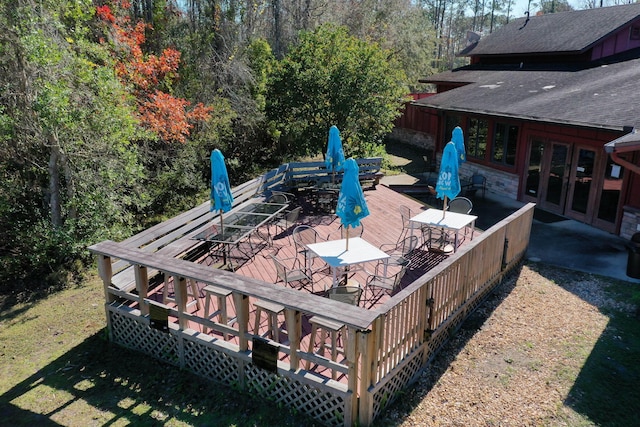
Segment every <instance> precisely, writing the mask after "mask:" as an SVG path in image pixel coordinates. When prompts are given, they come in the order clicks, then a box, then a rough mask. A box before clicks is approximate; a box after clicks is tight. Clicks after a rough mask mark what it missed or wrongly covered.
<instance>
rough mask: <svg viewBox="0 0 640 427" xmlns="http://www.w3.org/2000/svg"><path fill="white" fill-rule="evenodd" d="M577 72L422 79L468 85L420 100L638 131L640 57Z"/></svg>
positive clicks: (472, 73) (462, 73)
mask: <svg viewBox="0 0 640 427" xmlns="http://www.w3.org/2000/svg"><path fill="white" fill-rule="evenodd" d="M634 53H635V58H636V59H631V60H627V61H621V62H615V63H608V64H602V65H600V66H595V67H593V68H587V69H583V70H578V71H558V70H556V71H550V70H545V71H541V70H531V71H527V70H473V69H460V70H458V71H455V70H454V71H451V72H447V73H441V74H438V75H437V76H433V77H432V78H430V79H428V80H425V81H439V82H447V81H449V82H461V81H462V82H472V83H470V84H467V85H465V86H462V87H459V88H456V89H453V90H450V91H446V92H442V93H439V94H436V95H433V96H430V97H427V98H423V99H421V100H418V101H415V102H414V104H416V105H423V106H428V107H433V108H438V109H442V110H448V111H460V112H470V113H479V114H487V115H498V116H505V117H513V118H521V119H525V120H536V121H544V122H554V123H566V124H575V125H579V126H587V127H597V128H606V129H614V130H622V129H623V128H624V127H627V126H632V127H640V112H639V110H638V105H640V53H639V52H638V51H637V50H636V52H634Z"/></svg>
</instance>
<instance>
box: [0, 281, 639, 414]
mask: <svg viewBox="0 0 640 427" xmlns="http://www.w3.org/2000/svg"><path fill="white" fill-rule="evenodd" d="M559 285H560V286H562V284H559ZM608 291H609V292H610V293H611V295H612V296H614V297H615V298H616V299H617V300H619V301H627V302H628V301H629V300H630V299H631V297H632V295H633V292H634V289H633V288H632V287H630V286H629V284H625V283H622V282H620V283H617V282H613V284H612V285H610V287H609V289H608ZM102 301H103V292H102V287H101V284H100V281H99V280H97V278H92V279H91V280H88V281H87V282H85V283H84V284H83V285H82V286H79V287H76V288H73V289H67V290H64V291H61V292H58V293H55V294H53V295H51V296H49V297H48V298H46V299H42V300H40V301H37V302H34V303H31V304H28V305H24V304H19V305H15V306H13V307H11V308H10V309H5V310H4V311H2V312H0V394H1V396H0V419H2V420H3V424H4V425H12V426H31V425H34V424H37V425H39V426H40V425H44V426H47V425H69V426H77V425H82V426H91V425H96V426H97V425H107V424H108V425H113V426H122V425H131V424H133V425H137V426H153V425H160V424H162V425H166V426H194V425H216V426H258V425H259V426H301V425H304V426H312V425H314V424H315V425H318V423H317V422H314V421H313V420H311V419H309V418H306V417H304V416H302V415H301V414H296V413H293V412H291V411H289V410H288V409H287V408H284V407H281V406H279V405H278V404H277V403H273V402H265V401H262V400H258V399H255V398H253V397H251V396H248V395H246V394H243V393H242V392H241V391H239V390H235V389H232V388H228V387H222V386H219V385H217V384H215V383H213V382H210V381H206V380H203V379H200V378H198V377H196V376H194V375H192V374H190V373H188V372H184V371H180V370H179V369H178V368H176V367H174V366H171V365H166V364H163V363H160V362H157V361H155V360H153V359H151V358H149V357H147V356H145V355H142V354H140V353H136V352H133V351H129V350H126V349H124V348H122V347H119V346H116V345H112V344H110V343H109V342H108V340H107V339H106V335H105V329H104V323H105V314H104V308H103V305H102ZM607 315H608V316H609V318H610V321H609V325H608V326H607V328H606V330H605V332H604V333H603V334H602V336H601V337H600V339H599V341H598V343H597V345H596V346H595V347H594V348H593V349H592V351H590V352H586V353H585V352H583V351H580V340H579V337H577V338H576V340H575V342H571V343H558V350H559V351H561V350H562V348H564V349H565V350H568V349H570V351H571V354H572V357H573V358H575V359H576V362H578V363H581V364H582V365H583V367H582V369H580V370H579V373H578V374H577V375H576V374H575V373H571V372H570V371H566V372H558V375H562V376H565V375H568V376H569V378H563V380H566V381H571V382H572V383H573V386H572V387H571V391H570V393H569V395H568V396H567V398H566V400H565V405H566V406H568V407H571V408H572V410H573V411H576V412H577V413H579V414H581V416H580V419H582V420H583V421H584V420H589V421H588V422H587V424H585V425H594V424H595V425H600V426H628V425H634V423H636V422H637V414H638V413H640V397H639V395H640V392H639V391H638V390H639V389H638V384H639V383H640V363H638V361H640V322H639V320H638V318H637V317H634V316H632V315H629V314H628V313H623V312H618V311H616V310H613V309H611V310H610V312H608V313H607ZM563 346H564V347H563ZM540 363H544V362H543V361H541V362H540ZM501 381H507V382H508V381H509V378H508V376H507V377H505V378H501ZM558 417H559V418H561V417H562V408H560V409H559V410H558ZM574 421H576V420H575V419H574ZM590 423H593V424H590ZM570 425H572V424H571V423H570Z"/></svg>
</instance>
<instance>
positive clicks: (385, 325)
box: [90, 173, 534, 426]
mask: <svg viewBox="0 0 640 427" xmlns="http://www.w3.org/2000/svg"><path fill="white" fill-rule="evenodd" d="M274 177H275V178H274ZM283 179H284V178H283V177H278V174H277V173H273V174H271V175H270V176H267V175H265V176H263V177H261V178H260V179H258V180H255V182H256V183H258V185H256V188H259V187H262V188H265V183H269V185H272V184H273V183H277V182H280V181H282V180H283ZM279 180H280V181H279ZM254 185H255V184H254ZM244 188H250V186H248V185H245V187H244ZM234 194H235V189H234ZM533 206H534V205H533V204H529V205H526V206H525V207H523V208H521V209H520V210H519V211H517V212H515V213H514V214H512V215H510V216H509V217H507V218H505V219H504V220H502V221H501V222H500V223H498V224H496V225H495V226H493V227H491V228H490V229H489V230H486V231H485V232H483V233H482V234H481V235H480V236H479V237H476V238H475V239H473V240H471V241H470V242H469V244H465V245H464V246H462V247H461V248H460V249H459V250H458V252H456V253H455V254H453V255H451V256H450V257H449V258H447V260H445V261H444V262H442V263H441V264H439V265H438V266H437V267H435V268H434V269H432V270H430V271H429V272H428V273H426V274H425V275H423V276H422V277H420V278H419V279H418V280H416V281H414V282H413V283H412V284H410V285H409V286H408V287H406V288H405V289H403V290H402V291H400V292H399V293H398V294H396V295H394V296H393V297H391V298H390V299H389V300H388V301H387V302H386V303H385V304H384V305H382V306H380V307H378V308H376V309H373V310H367V309H364V308H361V307H355V306H346V305H345V304H342V303H340V302H337V301H333V300H330V299H327V298H322V297H319V296H315V295H310V294H306V293H305V294H302V293H300V292H299V291H296V290H293V289H289V288H285V287H282V286H277V285H274V284H272V283H265V282H262V281H259V280H256V279H251V278H247V277H244V276H239V275H237V274H234V273H230V272H226V271H221V270H216V269H212V268H210V267H207V266H203V265H200V264H197V263H194V262H191V261H187V260H185V259H180V258H179V257H178V258H176V255H174V254H169V253H163V252H162V251H160V250H156V251H150V250H148V249H147V250H145V248H148V247H149V244H147V245H143V246H138V244H139V243H140V241H141V240H140V239H138V240H136V239H130V240H129V243H131V242H135V243H133V244H127V243H125V242H121V243H115V242H109V241H106V242H102V243H99V244H97V245H94V246H92V247H91V248H90V250H91V251H92V252H93V253H95V254H96V255H97V256H98V267H99V271H100V276H101V278H102V280H103V283H104V289H105V298H106V305H105V306H106V314H107V322H108V329H109V336H110V339H111V340H112V341H114V342H116V343H119V344H121V345H124V346H127V347H129V348H133V349H136V350H139V351H141V352H144V353H147V354H150V355H151V356H153V357H155V358H157V359H160V360H163V361H165V362H168V363H172V364H175V365H178V366H180V367H182V368H185V369H188V370H190V371H192V372H195V373H196V374H199V375H201V376H203V377H206V378H209V379H212V380H215V381H218V382H221V383H224V384H227V385H231V386H237V387H240V388H242V389H245V390H248V391H251V392H253V393H257V394H259V395H262V396H264V397H267V398H271V399H273V400H276V401H278V402H279V403H282V404H286V405H288V406H291V407H293V408H295V409H297V410H300V411H302V412H304V413H307V414H309V415H311V416H313V417H315V418H316V419H318V420H319V421H321V422H322V423H324V424H327V425H353V424H354V423H356V422H357V423H358V424H359V425H363V426H365V425H369V424H371V422H372V421H373V420H374V419H375V418H376V417H377V416H378V415H379V414H380V411H382V410H383V409H384V407H386V406H387V405H388V404H389V403H390V402H392V401H393V400H394V399H395V398H396V396H398V395H399V392H400V391H401V390H402V389H403V388H405V387H406V386H407V385H408V384H409V383H410V382H411V381H412V380H413V379H414V378H415V377H416V374H417V373H418V372H419V371H420V370H421V369H422V368H424V367H425V365H426V364H427V362H429V361H430V360H431V359H432V358H433V356H434V355H435V354H436V352H437V351H438V349H439V348H440V347H441V346H442V345H443V343H444V342H445V341H446V339H447V338H448V336H449V333H450V331H451V330H453V329H455V328H456V327H457V326H458V325H459V324H460V323H461V322H462V320H464V319H465V318H466V317H467V316H468V315H469V314H470V313H471V311H472V310H473V309H475V307H477V306H478V304H480V302H481V301H482V300H483V299H484V297H485V296H486V295H487V293H488V292H490V291H491V290H492V289H493V288H494V287H495V285H496V284H497V283H498V282H499V281H500V280H501V279H502V277H503V276H504V275H505V274H506V273H507V272H508V271H509V270H510V269H512V268H513V267H514V266H515V265H517V264H518V263H519V262H520V260H521V259H522V257H523V256H524V253H525V251H526V248H527V246H528V242H529V232H530V228H531V221H532V218H533ZM200 209H202V208H200ZM193 217H194V215H191V216H184V217H182V219H181V220H180V221H187V223H188V222H191V221H193ZM196 217H198V216H197V215H196ZM185 226H186V223H183V224H182V225H181V226H180V225H179V224H177V223H176V222H175V221H174V224H173V225H172V226H169V225H168V224H165V226H164V230H165V231H166V233H172V232H174V231H171V230H176V229H179V228H184V227H185ZM186 228H190V227H186ZM160 229H162V227H156V232H155V233H150V234H149V233H147V234H148V236H150V235H153V236H155V237H154V239H156V240H157V239H160V238H162V237H161V236H159V235H158V234H159V230H160ZM176 239H177V240H176V242H179V241H180V240H181V239H179V238H176ZM175 246H180V245H175ZM188 253H189V251H186V252H184V254H188ZM184 254H183V255H184ZM114 266H118V267H119V268H122V267H123V266H128V268H129V269H130V272H131V275H132V277H133V282H134V285H135V286H134V287H133V288H130V289H121V288H118V287H116V286H114V285H113V283H112V282H113V278H114V274H113V273H114V269H113V268H114ZM122 271H124V270H122ZM154 280H155V281H158V282H162V283H161V284H159V285H158V286H168V284H169V283H172V284H173V286H174V288H175V290H176V292H175V295H176V298H175V299H176V307H175V308H170V307H168V306H165V305H163V304H158V303H155V302H152V301H150V300H149V299H148V294H149V292H150V290H151V289H152V288H153V286H154ZM192 281H193V282H197V283H199V284H201V285H214V286H217V287H221V288H223V289H228V290H230V291H231V292H232V299H233V301H234V303H235V309H236V319H235V322H234V323H233V326H229V325H227V324H221V323H218V322H214V321H212V320H209V319H204V318H202V317H200V316H197V315H194V314H191V313H190V312H189V310H187V294H188V287H189V284H190V283H191V282H192ZM258 300H262V301H268V302H272V303H275V304H280V305H282V306H284V307H285V318H286V325H287V328H286V332H287V335H288V340H287V341H288V343H287V344H286V345H285V344H281V343H276V342H274V341H271V342H269V343H268V344H269V345H271V346H272V347H273V348H274V349H275V351H276V357H275V358H274V359H273V360H274V361H275V363H274V365H273V366H266V367H265V366H264V364H262V365H261V366H256V362H255V361H254V349H255V348H256V346H257V344H256V343H257V342H258V341H261V340H260V337H258V336H257V335H255V331H254V330H253V328H252V325H251V322H250V313H251V312H252V311H253V310H252V305H253V303H254V302H256V301H258ZM150 307H152V308H151V310H150ZM158 311H159V312H160V313H161V314H162V315H166V316H168V318H170V319H174V320H175V321H169V322H167V326H168V330H165V331H163V330H159V329H155V328H151V327H150V325H151V324H152V322H151V321H152V317H153V316H154V315H157V313H158ZM150 314H151V315H150ZM314 315H315V316H322V317H324V318H330V319H334V320H336V321H337V322H340V323H344V324H345V325H346V328H347V334H346V336H347V337H348V338H347V339H346V340H345V342H344V348H345V355H346V361H345V362H340V363H339V362H335V361H332V360H330V359H328V358H326V357H322V356H321V355H318V354H315V353H314V352H313V351H312V350H309V349H307V348H303V347H302V335H303V334H302V326H301V324H302V322H301V319H302V317H303V316H309V317H310V316H314ZM203 326H204V327H207V328H210V329H213V330H216V331H218V332H219V333H220V334H221V336H220V337H214V336H212V335H210V334H204V333H201V332H199V331H200V330H202V327H203ZM222 334H224V335H225V336H228V339H223V338H222ZM307 362H310V363H312V364H317V365H318V366H319V367H322V368H323V369H325V370H326V372H327V374H325V375H318V374H316V373H314V372H310V371H307V370H305V369H304V368H305V367H306V365H307ZM259 365H260V364H259ZM333 373H338V374H339V375H343V376H344V379H345V380H346V381H334V380H332V379H331V378H332V374H333Z"/></svg>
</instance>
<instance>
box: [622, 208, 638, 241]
mask: <svg viewBox="0 0 640 427" xmlns="http://www.w3.org/2000/svg"><path fill="white" fill-rule="evenodd" d="M639 224H640V210H639V209H635V208H632V207H629V206H625V207H624V213H623V215H622V222H621V224H620V237H622V238H623V239H628V240H630V239H631V236H633V235H634V234H635V233H638V225H639Z"/></svg>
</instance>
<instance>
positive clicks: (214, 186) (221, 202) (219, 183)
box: [210, 148, 233, 234]
mask: <svg viewBox="0 0 640 427" xmlns="http://www.w3.org/2000/svg"><path fill="white" fill-rule="evenodd" d="M232 206H233V195H232V194H231V185H229V174H228V173H227V167H226V165H225V164H224V156H223V155H222V153H221V152H220V150H218V149H217V148H216V149H215V150H213V151H212V152H211V209H210V210H211V212H213V211H215V210H219V211H220V232H221V234H222V233H223V232H224V225H223V223H222V212H229V210H231V207H232Z"/></svg>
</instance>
